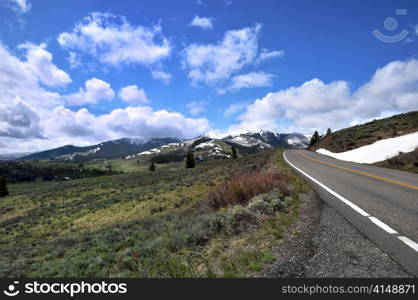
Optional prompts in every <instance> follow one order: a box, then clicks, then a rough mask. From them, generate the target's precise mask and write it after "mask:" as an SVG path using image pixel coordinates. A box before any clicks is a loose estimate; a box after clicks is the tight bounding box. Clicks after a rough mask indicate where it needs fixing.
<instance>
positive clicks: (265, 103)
mask: <svg viewBox="0 0 418 300" xmlns="http://www.w3.org/2000/svg"><path fill="white" fill-rule="evenodd" d="M416 99H418V60H415V59H414V60H409V61H394V62H391V63H389V64H387V65H386V66H384V67H383V68H381V69H378V70H377V71H376V72H375V74H374V75H373V76H372V78H371V80H370V81H368V82H367V83H365V84H364V85H363V86H361V87H359V88H358V89H357V90H354V91H353V90H351V88H350V85H349V83H348V82H346V81H333V82H330V83H324V82H323V81H321V80H319V79H312V80H310V81H307V82H305V83H304V84H302V85H301V86H297V87H290V88H288V89H285V90H281V91H278V92H274V93H268V94H267V95H266V96H265V97H263V98H261V99H257V100H255V101H254V102H252V103H251V104H249V105H248V106H247V108H246V111H245V112H244V113H243V114H241V115H240V116H239V117H238V119H239V123H237V124H235V125H233V126H232V127H231V130H232V129H273V130H279V131H280V130H281V131H301V132H305V133H311V132H312V131H313V130H317V129H319V130H321V131H324V130H326V128H328V127H331V128H333V129H340V128H343V127H346V126H349V125H350V124H352V123H353V122H358V121H359V120H360V121H363V120H368V119H371V118H376V117H379V116H388V115H391V114H395V113H401V112H406V111H410V110H416V109H418V101H417V100H416Z"/></svg>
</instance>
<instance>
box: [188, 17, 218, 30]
mask: <svg viewBox="0 0 418 300" xmlns="http://www.w3.org/2000/svg"><path fill="white" fill-rule="evenodd" d="M190 26H195V27H199V28H202V29H205V30H208V29H213V18H208V17H199V16H194V18H193V20H192V21H191V22H190Z"/></svg>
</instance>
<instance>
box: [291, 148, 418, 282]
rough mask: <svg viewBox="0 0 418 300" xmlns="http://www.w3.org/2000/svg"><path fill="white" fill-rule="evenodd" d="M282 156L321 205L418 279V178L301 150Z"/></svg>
mask: <svg viewBox="0 0 418 300" xmlns="http://www.w3.org/2000/svg"><path fill="white" fill-rule="evenodd" d="M284 158H285V160H286V162H287V163H288V164H289V165H290V166H291V167H292V168H294V169H295V170H296V171H297V172H299V173H300V174H301V175H302V176H304V177H305V178H307V179H308V180H309V181H310V182H311V183H312V184H313V186H314V187H315V189H316V191H317V193H318V195H319V196H320V197H321V199H322V200H323V201H325V202H326V203H327V204H328V205H329V206H331V207H332V208H333V209H335V210H336V211H337V212H338V213H340V214H341V215H342V216H343V217H344V218H345V219H346V220H347V221H348V222H349V223H350V224H352V225H353V226H354V227H355V228H357V229H358V230H359V231H360V232H361V233H362V234H364V236H365V237H367V238H368V239H369V240H370V241H372V242H374V243H375V244H376V245H378V247H379V248H381V249H382V250H383V251H385V252H386V253H387V254H389V255H390V256H391V257H392V258H393V259H394V260H395V261H396V262H398V263H399V264H400V265H402V266H403V268H404V269H405V270H406V271H407V272H408V273H410V274H411V275H413V276H418V244H417V242H418V175H416V174H411V173H407V172H401V171H396V170H391V169H384V168H377V167H373V166H367V165H362V164H357V163H351V162H345V161H340V160H337V159H334V158H331V157H328V156H325V155H322V154H319V153H315V152H310V151H303V150H287V151H285V153H284ZM341 238H344V237H341ZM336 242H337V241H336ZM358 251H361V249H359V250H358Z"/></svg>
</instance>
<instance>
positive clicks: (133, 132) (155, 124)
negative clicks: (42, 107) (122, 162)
mask: <svg viewBox="0 0 418 300" xmlns="http://www.w3.org/2000/svg"><path fill="white" fill-rule="evenodd" d="M44 127H45V135H46V136H48V137H49V139H50V140H51V141H53V142H55V140H57V141H59V139H60V138H64V137H65V136H67V137H71V138H73V141H72V143H73V144H74V143H76V144H82V143H83V142H84V143H85V142H86V141H88V143H89V144H92V143H96V142H100V141H103V140H112V139H117V138H121V137H144V138H151V137H168V136H171V137H179V138H191V137H195V136H198V135H200V134H202V133H203V132H206V131H207V130H208V128H209V122H208V120H207V119H204V118H199V119H195V118H186V117H185V116H183V115H182V114H180V113H177V112H170V111H167V110H153V109H152V108H151V107H149V106H129V107H127V108H125V109H115V110H113V111H111V112H110V113H108V114H103V115H99V116H95V115H93V114H91V113H90V112H89V111H88V110H87V109H86V108H82V109H80V110H78V111H71V110H69V109H68V108H65V107H63V106H60V107H57V108H55V109H54V110H53V111H52V112H51V113H50V115H49V117H48V118H46V120H45V126H44Z"/></svg>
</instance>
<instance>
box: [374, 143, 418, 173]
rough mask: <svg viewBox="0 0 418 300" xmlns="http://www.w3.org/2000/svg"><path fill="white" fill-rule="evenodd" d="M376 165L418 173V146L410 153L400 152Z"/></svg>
mask: <svg viewBox="0 0 418 300" xmlns="http://www.w3.org/2000/svg"><path fill="white" fill-rule="evenodd" d="M374 165H375V166H377V167H383V168H391V169H397V170H400V171H406V172H411V173H417V174H418V148H417V149H415V150H414V151H412V152H408V153H402V152H400V153H399V155H397V156H395V157H392V158H390V159H388V160H385V161H381V162H378V163H375V164H374Z"/></svg>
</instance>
